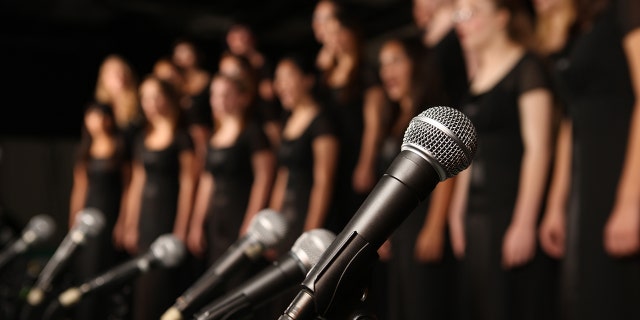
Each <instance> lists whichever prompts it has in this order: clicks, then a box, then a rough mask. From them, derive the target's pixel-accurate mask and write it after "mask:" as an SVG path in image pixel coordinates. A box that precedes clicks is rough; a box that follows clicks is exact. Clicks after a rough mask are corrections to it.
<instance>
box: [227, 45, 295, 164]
mask: <svg viewBox="0 0 640 320" xmlns="http://www.w3.org/2000/svg"><path fill="white" fill-rule="evenodd" d="M218 72H219V73H223V74H227V75H230V76H231V77H236V78H240V79H242V82H244V83H245V85H246V86H247V95H248V97H249V105H250V111H251V115H250V117H252V118H253V119H255V120H256V121H258V123H259V124H261V126H262V130H264V132H265V133H266V134H267V137H269V142H270V143H271V146H272V147H273V149H274V151H275V149H277V147H278V146H279V145H280V138H281V137H280V134H281V133H282V121H283V118H284V116H283V112H282V110H281V108H280V107H279V106H278V105H277V104H275V103H268V102H266V101H264V100H263V99H262V97H261V96H260V95H259V94H258V86H259V79H258V75H257V74H256V70H255V69H254V67H253V66H252V65H251V62H250V61H249V59H247V57H245V56H242V55H238V54H234V53H232V52H230V51H225V52H223V54H222V56H221V57H220V61H219V62H218Z"/></svg>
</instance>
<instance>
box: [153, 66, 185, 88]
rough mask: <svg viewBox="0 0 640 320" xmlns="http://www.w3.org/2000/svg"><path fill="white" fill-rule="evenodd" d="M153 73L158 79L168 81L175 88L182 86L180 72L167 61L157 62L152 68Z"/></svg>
mask: <svg viewBox="0 0 640 320" xmlns="http://www.w3.org/2000/svg"><path fill="white" fill-rule="evenodd" d="M153 74H154V75H155V76H156V77H158V78H160V79H163V80H165V81H168V82H170V83H171V84H173V85H174V86H175V87H176V88H177V89H180V88H181V87H182V84H183V78H182V74H181V73H180V71H179V70H178V69H177V68H175V66H174V65H172V64H171V63H169V62H167V61H160V62H158V63H157V64H156V65H155V66H154V68H153Z"/></svg>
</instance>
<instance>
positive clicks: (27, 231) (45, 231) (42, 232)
mask: <svg viewBox="0 0 640 320" xmlns="http://www.w3.org/2000/svg"><path fill="white" fill-rule="evenodd" d="M54 231H55V222H54V221H53V219H52V218H51V217H50V216H47V215H43V214H42V215H37V216H34V217H33V218H31V220H29V223H28V224H27V226H26V227H25V228H24V230H23V232H22V235H21V236H20V238H18V239H17V240H15V241H13V242H12V243H11V244H9V245H7V247H6V248H5V249H3V250H2V253H0V269H2V268H3V267H4V266H5V265H6V264H7V263H9V262H10V261H11V260H12V259H13V258H14V257H16V256H18V255H20V254H23V253H25V252H26V251H27V250H28V249H29V248H30V247H31V246H33V245H35V244H38V243H41V242H43V241H45V240H47V239H49V237H51V235H52V234H53V232H54Z"/></svg>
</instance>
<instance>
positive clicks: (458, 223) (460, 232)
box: [449, 217, 466, 259]
mask: <svg viewBox="0 0 640 320" xmlns="http://www.w3.org/2000/svg"><path fill="white" fill-rule="evenodd" d="M449 237H450V238H451V247H452V249H453V254H454V255H455V256H456V258H458V259H462V258H464V252H465V250H466V240H465V235H464V218H463V217H451V219H450V220H449Z"/></svg>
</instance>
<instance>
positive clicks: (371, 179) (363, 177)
mask: <svg viewBox="0 0 640 320" xmlns="http://www.w3.org/2000/svg"><path fill="white" fill-rule="evenodd" d="M351 183H352V185H353V190H355V191H356V192H357V193H366V192H369V191H371V189H373V187H374V185H375V184H376V177H375V173H374V172H373V170H370V169H369V168H367V167H366V166H362V165H358V166H356V168H355V169H354V171H353V178H352V182H351Z"/></svg>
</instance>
